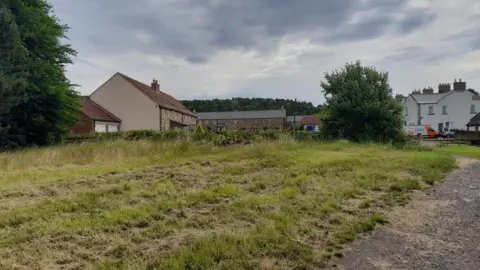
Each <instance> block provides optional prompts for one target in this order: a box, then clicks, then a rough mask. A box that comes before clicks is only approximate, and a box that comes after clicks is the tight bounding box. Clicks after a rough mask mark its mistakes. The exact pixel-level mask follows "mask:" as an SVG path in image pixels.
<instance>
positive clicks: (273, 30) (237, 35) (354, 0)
mask: <svg viewBox="0 0 480 270" xmlns="http://www.w3.org/2000/svg"><path fill="white" fill-rule="evenodd" d="M65 2H66V1H63V0H53V4H54V7H55V8H57V7H58V8H59V9H61V10H62V11H63V12H65V13H66V16H67V15H68V17H73V18H70V20H71V22H69V24H70V26H71V27H72V32H71V33H72V34H73V35H74V36H73V37H72V39H74V38H75V35H78V36H79V37H80V36H81V37H82V39H83V41H82V42H80V46H82V47H83V49H84V50H94V51H96V52H98V51H101V52H105V53H121V52H127V51H132V50H136V51H141V52H145V53H166V54H172V55H176V56H178V57H182V58H184V59H186V60H187V61H190V62H192V63H203V62H205V61H206V60H207V59H208V57H209V56H210V55H212V54H213V53H215V52H216V51H218V50H221V49H232V48H233V49H246V50H259V51H268V50H272V49H273V48H275V46H276V44H277V40H278V39H280V38H281V37H283V36H285V35H288V34H298V33H308V32H310V31H315V30H324V31H327V32H328V33H329V34H328V35H327V36H328V38H329V40H328V41H329V42H342V41H347V40H359V39H368V38H373V37H377V36H379V35H382V34H383V33H384V30H385V27H386V26H388V25H391V24H393V23H395V21H394V20H393V19H392V16H390V14H392V13H393V12H396V11H399V10H402V9H404V8H405V4H406V1H404V0H369V1H366V2H364V3H363V4H362V2H360V1H358V0H335V1H334V0H332V1H321V0H302V1H293V0H242V1H231V0H175V1H174V0H165V1H152V0H138V1H131V0H115V1H113V0H84V1H76V2H72V3H70V1H68V2H69V3H65ZM113 3H114V4H113ZM358 11H368V12H371V13H372V14H373V15H372V17H371V18H370V19H368V20H365V21H362V22H359V23H358V24H356V25H348V21H349V19H350V18H351V16H352V15H353V14H355V13H356V12H358ZM85 18H89V19H88V20H85ZM413 19H414V18H411V19H410V20H406V21H403V22H401V23H400V24H401V26H400V28H401V29H403V30H402V32H408V31H412V30H413V29H415V28H416V27H418V26H419V25H421V22H418V21H414V20H413ZM79 28H80V29H79ZM139 31H142V32H144V33H147V34H148V35H150V36H151V37H152V39H151V41H150V42H142V41H141V40H139V39H138V38H137V37H136V36H135V33H137V32H139ZM75 33H78V34H75ZM85 37H87V38H86V40H85ZM322 42H325V40H322ZM77 44H79V43H77ZM85 48H86V49H85Z"/></svg>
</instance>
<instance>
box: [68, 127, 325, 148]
mask: <svg viewBox="0 0 480 270" xmlns="http://www.w3.org/2000/svg"><path fill="white" fill-rule="evenodd" d="M117 139H123V140H140V139H144V140H145V139H146V140H191V141H211V142H214V143H216V144H231V143H234V142H237V143H242V142H254V141H259V140H281V139H294V140H300V141H305V140H319V139H321V138H320V136H319V134H316V133H312V132H308V131H285V132H276V131H265V132H249V131H220V132H208V131H205V129H203V128H202V127H200V126H199V127H197V129H196V130H195V131H187V130H172V131H152V130H136V131H121V132H111V133H88V134H71V135H69V136H68V137H66V138H65V140H64V142H66V143H70V142H83V141H102V140H117Z"/></svg>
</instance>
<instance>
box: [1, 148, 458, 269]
mask: <svg viewBox="0 0 480 270" xmlns="http://www.w3.org/2000/svg"><path fill="white" fill-rule="evenodd" d="M454 164H455V163H454V160H453V158H452V157H451V156H450V155H447V154H443V153H437V152H435V151H429V152H414V151H407V150H394V149H393V148H391V147H389V146H384V145H355V144H350V143H345V142H330V143H320V142H316V143H295V142H289V141H284V142H269V143H267V142H265V143H260V144H255V145H251V146H247V147H229V148H218V147H214V146H212V145H195V144H189V143H185V142H171V143H166V142H157V143H154V142H148V141H136V142H125V141H113V142H103V143H89V144H82V145H68V146H62V147H54V148H44V149H35V150H28V151H24V152H16V153H7V154H1V155H0V170H1V173H0V214H1V216H2V219H1V220H0V268H7V269H9V268H15V267H26V268H33V269H35V268H37V269H48V268H64V269H83V268H93V269H277V268H296V269H310V268H315V267H318V266H322V265H324V264H325V262H327V261H328V260H329V259H331V258H332V257H334V256H335V257H341V256H342V255H343V253H342V248H343V246H344V245H345V244H346V243H348V242H350V241H352V240H354V239H355V238H356V237H357V236H358V234H360V233H363V232H366V231H370V230H373V229H374V228H375V226H376V224H383V223H386V222H388V220H386V219H385V217H384V215H382V213H384V212H385V211H388V209H389V208H390V207H391V206H393V205H396V204H402V203H405V202H406V201H407V200H408V198H409V194H410V192H411V191H412V190H415V189H423V188H426V187H428V186H429V185H430V184H433V183H435V182H436V181H439V180H441V179H442V177H443V176H444V174H445V173H447V172H449V171H450V170H451V169H453V168H454V167H455V165H454Z"/></svg>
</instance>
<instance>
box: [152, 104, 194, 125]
mask: <svg viewBox="0 0 480 270" xmlns="http://www.w3.org/2000/svg"><path fill="white" fill-rule="evenodd" d="M170 121H175V122H177V123H181V124H183V125H185V126H190V125H196V123H197V118H196V117H193V116H191V115H187V114H183V113H179V112H176V111H171V110H167V109H163V108H161V109H160V130H170V129H172V128H173V127H171V126H170Z"/></svg>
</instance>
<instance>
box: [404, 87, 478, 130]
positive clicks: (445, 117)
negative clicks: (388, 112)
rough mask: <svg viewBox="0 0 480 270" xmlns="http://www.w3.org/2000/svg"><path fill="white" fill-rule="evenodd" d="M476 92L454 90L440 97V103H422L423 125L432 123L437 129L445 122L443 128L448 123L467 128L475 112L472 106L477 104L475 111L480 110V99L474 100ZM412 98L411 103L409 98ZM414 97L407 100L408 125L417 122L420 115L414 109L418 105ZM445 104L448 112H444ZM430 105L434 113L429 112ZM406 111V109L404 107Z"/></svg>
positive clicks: (451, 126) (450, 126) (452, 125)
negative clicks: (472, 110)
mask: <svg viewBox="0 0 480 270" xmlns="http://www.w3.org/2000/svg"><path fill="white" fill-rule="evenodd" d="M473 96H474V94H473V93H471V92H470V91H453V93H451V94H449V95H448V96H445V97H444V98H443V99H440V100H439V101H438V103H432V104H420V111H421V112H420V117H421V122H420V124H421V125H430V126H431V127H432V128H434V129H435V130H437V129H438V124H439V123H443V128H445V127H446V123H447V122H448V123H449V128H450V129H464V130H466V129H467V123H468V122H469V121H470V119H471V118H472V117H473V116H475V114H471V113H470V106H471V105H472V104H475V112H477V113H478V112H480V100H473V99H472V98H473ZM409 99H410V103H409V102H408V100H409ZM412 99H413V98H412V97H411V96H408V98H407V100H406V101H405V106H404V107H407V108H408V116H405V121H406V122H407V125H409V124H412V123H413V124H415V125H416V124H417V123H418V115H417V113H416V112H411V111H412V110H414V107H415V106H418V103H416V102H415V101H414V100H413V101H412ZM443 105H446V106H447V113H446V114H443V113H442V112H443ZM429 106H433V109H434V114H433V115H430V114H429ZM404 111H405V109H404Z"/></svg>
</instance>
